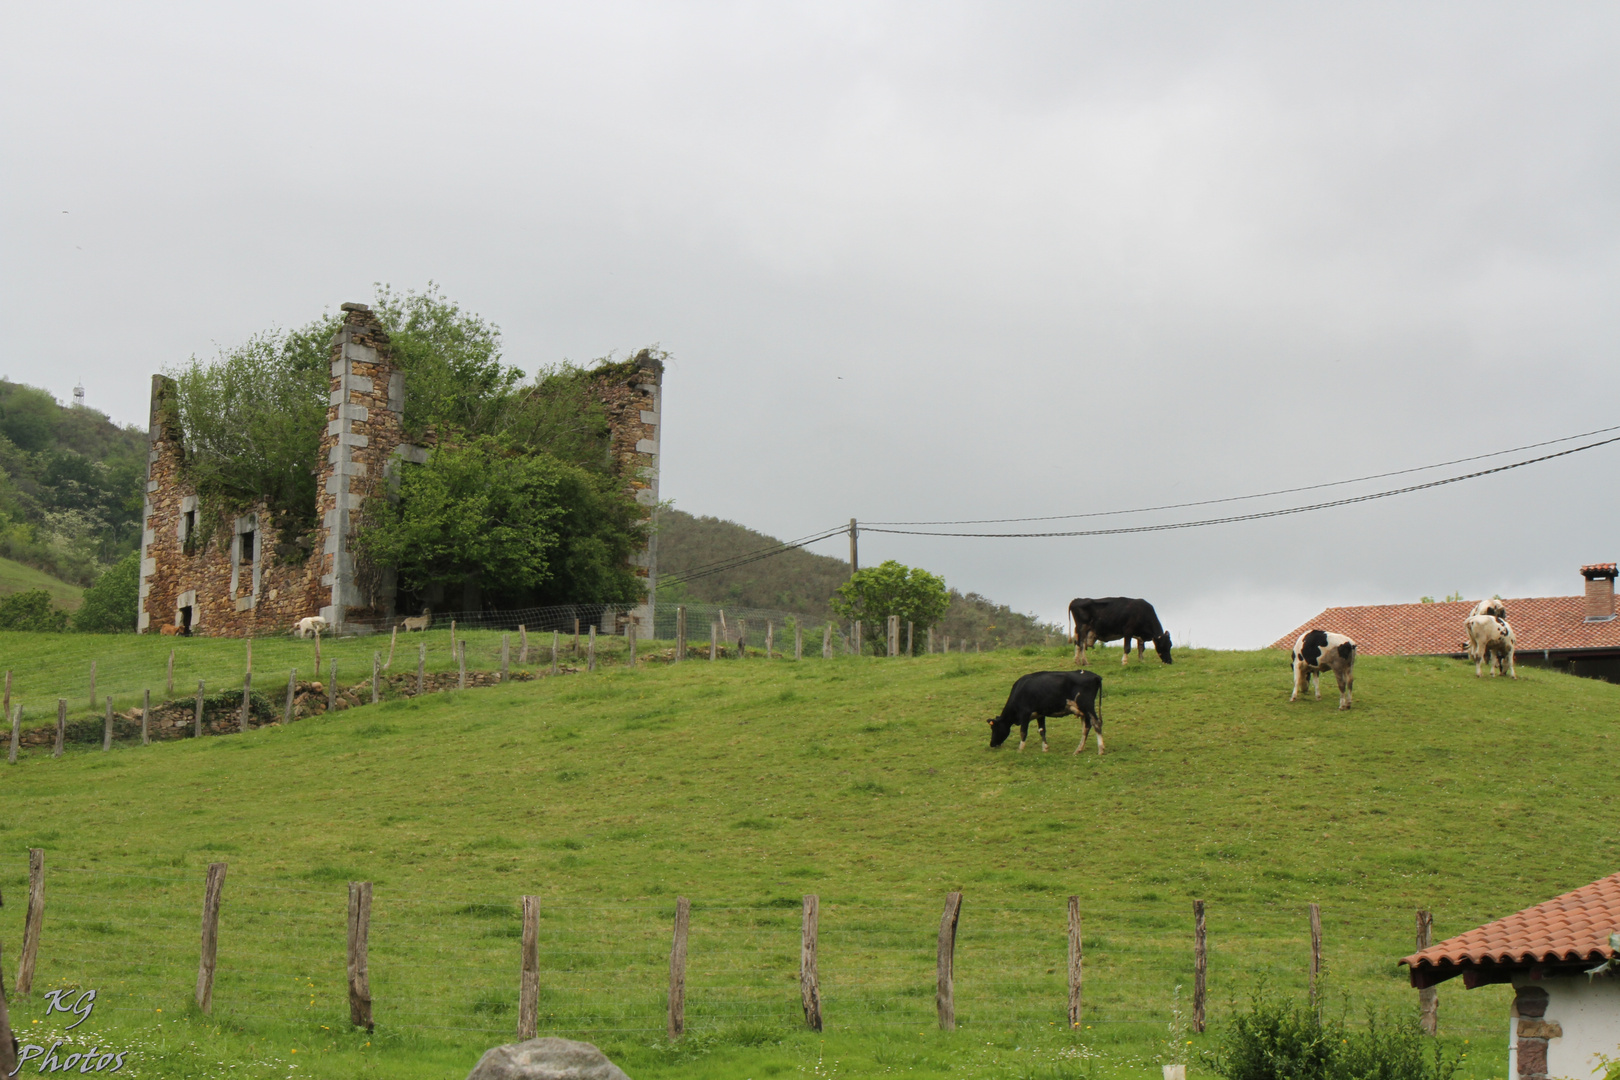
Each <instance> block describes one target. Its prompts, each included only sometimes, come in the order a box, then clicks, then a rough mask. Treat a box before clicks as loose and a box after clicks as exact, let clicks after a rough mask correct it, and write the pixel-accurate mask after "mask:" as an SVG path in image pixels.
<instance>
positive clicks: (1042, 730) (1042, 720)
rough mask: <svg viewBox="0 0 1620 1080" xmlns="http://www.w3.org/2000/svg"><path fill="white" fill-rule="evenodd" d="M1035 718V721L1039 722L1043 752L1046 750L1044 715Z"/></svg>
mask: <svg viewBox="0 0 1620 1080" xmlns="http://www.w3.org/2000/svg"><path fill="white" fill-rule="evenodd" d="M1036 720H1037V723H1038V724H1039V726H1040V729H1041V753H1043V754H1044V753H1046V750H1047V747H1046V717H1044V716H1041V717H1037V718H1036Z"/></svg>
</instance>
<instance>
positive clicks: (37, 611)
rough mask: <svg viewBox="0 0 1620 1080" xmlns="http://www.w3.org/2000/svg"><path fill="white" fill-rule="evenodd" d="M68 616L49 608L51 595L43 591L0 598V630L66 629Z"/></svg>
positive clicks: (37, 590)
mask: <svg viewBox="0 0 1620 1080" xmlns="http://www.w3.org/2000/svg"><path fill="white" fill-rule="evenodd" d="M67 621H68V614H67V612H65V611H58V610H57V609H56V608H54V607H52V606H51V594H50V593H48V592H46V591H45V590H44V589H30V590H29V591H27V592H20V593H12V594H11V595H10V596H0V630H46V631H61V630H66V629H67Z"/></svg>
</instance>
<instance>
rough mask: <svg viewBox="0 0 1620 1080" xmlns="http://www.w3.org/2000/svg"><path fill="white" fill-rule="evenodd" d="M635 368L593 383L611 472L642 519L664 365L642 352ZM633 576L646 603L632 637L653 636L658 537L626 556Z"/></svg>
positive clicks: (649, 498)
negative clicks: (642, 583) (607, 435)
mask: <svg viewBox="0 0 1620 1080" xmlns="http://www.w3.org/2000/svg"><path fill="white" fill-rule="evenodd" d="M635 361H636V368H635V371H634V373H633V374H631V375H629V376H628V377H625V376H622V375H615V376H607V377H603V378H599V379H598V380H597V381H596V384H595V391H596V394H597V396H598V397H599V398H600V399H601V401H602V405H603V407H604V408H605V409H606V410H607V415H608V425H609V428H610V430H611V433H612V434H611V446H612V451H611V452H612V454H613V465H614V470H615V471H616V472H617V473H618V475H619V476H621V477H623V478H624V480H625V483H626V484H627V486H628V487H629V489H630V491H631V493H632V495H633V496H634V498H635V500H636V502H637V503H639V504H641V505H642V506H643V507H645V508H646V512H647V516H648V518H651V517H653V515H654V514H655V512H656V511H657V508H658V442H659V439H658V433H659V427H660V423H661V420H662V415H663V385H664V363H663V361H662V360H659V359H658V358H657V357H655V356H653V355H652V354H651V353H650V352H648V351H647V350H645V349H643V350H642V351H641V352H640V353H637V354H636V356H635ZM631 561H632V563H633V564H634V566H635V570H636V573H637V575H638V576H640V577H642V578H644V579H645V580H646V582H647V598H646V600H645V601H644V602H643V603H642V604H640V605H639V606H637V607H636V608H634V609H632V610H631V612H630V614H631V617H632V618H634V619H635V620H636V625H637V628H638V634H639V636H641V637H644V638H650V637H651V636H652V634H653V611H654V598H655V595H656V593H657V589H658V536H657V534H656V533H654V534H653V535H651V536H649V537H648V538H647V546H646V547H645V548H644V549H642V551H640V552H638V553H637V554H635V555H633V556H631Z"/></svg>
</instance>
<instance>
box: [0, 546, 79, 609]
mask: <svg viewBox="0 0 1620 1080" xmlns="http://www.w3.org/2000/svg"><path fill="white" fill-rule="evenodd" d="M30 589H44V590H45V591H46V592H48V593H50V594H51V600H52V602H53V603H55V604H56V606H57V607H59V608H62V609H63V610H64V611H77V610H79V605H80V604H81V603H83V602H84V590H83V589H82V588H80V587H79V586H77V585H69V584H68V583H67V582H65V581H62V580H61V579H59V578H53V577H51V575H49V574H47V573H45V571H43V570H36V569H34V568H33V567H32V566H25V565H23V564H22V563H20V562H17V561H16V560H14V559H6V558H0V596H10V595H11V594H12V593H20V592H27V591H29V590H30Z"/></svg>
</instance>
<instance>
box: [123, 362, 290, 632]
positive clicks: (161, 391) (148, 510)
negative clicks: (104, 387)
mask: <svg viewBox="0 0 1620 1080" xmlns="http://www.w3.org/2000/svg"><path fill="white" fill-rule="evenodd" d="M173 396H174V383H173V382H172V381H171V380H169V379H167V378H164V377H163V376H161V375H157V376H154V377H153V379H152V410H151V420H150V424H151V426H150V429H149V431H148V435H149V439H150V442H149V444H148V451H147V476H146V506H145V521H144V523H143V531H142V534H141V588H140V609H139V610H140V614H139V618H138V624H137V628H138V629H140V630H142V631H147V630H152V631H156V630H157V628H159V627H162V626H182V625H186V624H187V621H188V615H189V625H190V626H191V627H192V628H193V630H194V632H196V633H199V634H207V635H210V636H221V637H243V636H248V635H251V634H255V633H260V632H269V631H272V630H276V629H280V628H283V627H285V626H287V625H290V624H291V623H293V622H296V621H297V620H298V619H301V618H303V617H304V616H305V615H309V614H313V613H314V610H315V608H316V607H317V606H318V604H319V599H320V583H319V579H318V576H317V575H316V573H315V567H314V565H313V560H311V559H308V558H300V557H299V555H300V553H298V552H296V550H294V551H285V550H283V551H280V552H278V550H277V547H278V545H277V539H278V538H277V537H276V535H275V530H274V529H273V528H272V527H271V516H270V513H269V510H268V508H267V507H266V506H264V505H263V504H260V505H259V506H256V507H254V508H252V509H250V510H249V511H247V512H246V513H243V514H231V515H227V516H226V517H225V518H224V520H222V521H219V522H216V523H215V526H214V528H212V529H209V527H208V526H209V523H208V522H207V521H206V520H204V518H203V514H202V508H201V507H200V506H199V505H198V501H197V496H196V494H195V493H194V492H193V491H192V489H191V488H190V487H189V486H188V485H187V484H186V483H185V482H184V481H183V480H182V479H181V477H180V466H181V462H182V460H183V456H184V451H183V449H182V447H181V445H180V441H179V433H178V432H177V431H174V430H172V425H171V424H170V422H169V419H168V417H169V416H170V415H171V408H172V401H173ZM261 627H263V628H264V629H263V631H261V629H260V628H261Z"/></svg>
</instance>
